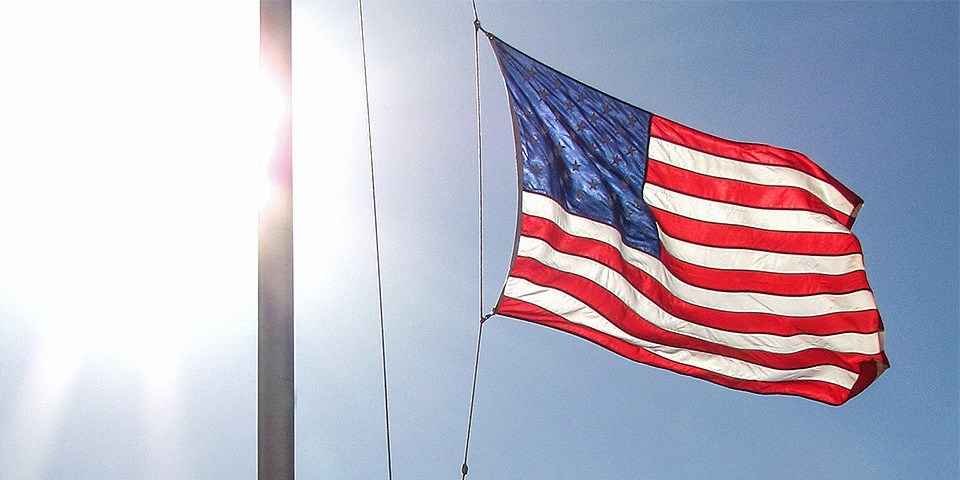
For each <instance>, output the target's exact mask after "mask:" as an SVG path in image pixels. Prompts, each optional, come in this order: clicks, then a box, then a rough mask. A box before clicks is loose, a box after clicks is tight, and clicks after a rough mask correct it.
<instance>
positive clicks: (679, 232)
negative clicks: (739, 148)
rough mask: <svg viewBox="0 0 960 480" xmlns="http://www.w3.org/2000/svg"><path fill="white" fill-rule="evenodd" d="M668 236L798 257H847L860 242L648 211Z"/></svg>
mask: <svg viewBox="0 0 960 480" xmlns="http://www.w3.org/2000/svg"><path fill="white" fill-rule="evenodd" d="M650 211H651V212H653V217H654V219H655V220H656V221H657V224H658V225H659V226H660V228H662V229H663V231H664V232H666V233H667V235H670V236H671V237H673V238H676V239H679V240H685V241H687V242H690V243H696V244H699V245H705V246H708V247H720V248H747V249H751V250H760V251H765V252H776V253H793V254H798V255H848V254H851V253H860V252H861V249H860V242H859V241H858V240H857V237H855V236H854V235H853V234H851V233H819V232H777V231H771V230H760V229H757V228H750V227H743V226H739V225H727V224H722V223H708V222H703V221H700V220H694V219H691V218H687V217H684V216H681V215H677V214H675V213H671V212H668V211H666V210H660V209H658V208H654V207H650Z"/></svg>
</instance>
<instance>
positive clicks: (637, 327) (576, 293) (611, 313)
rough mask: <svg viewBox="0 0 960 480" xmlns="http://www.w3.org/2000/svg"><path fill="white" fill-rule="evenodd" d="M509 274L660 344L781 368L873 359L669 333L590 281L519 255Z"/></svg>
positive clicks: (851, 364) (850, 364) (849, 366)
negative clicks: (558, 293)
mask: <svg viewBox="0 0 960 480" xmlns="http://www.w3.org/2000/svg"><path fill="white" fill-rule="evenodd" d="M511 276H513V277H517V278H522V279H524V280H528V281H530V282H533V283H536V284H538V285H541V286H544V287H549V288H553V289H556V290H559V291H562V292H564V293H566V294H568V295H570V296H571V297H574V298H576V299H578V300H580V301H581V302H583V303H585V304H586V305H588V306H589V307H590V308H592V309H593V310H595V311H596V312H597V313H599V314H600V315H601V316H603V317H604V318H606V319H607V320H609V321H610V322H611V323H613V324H614V325H616V326H617V328H619V329H621V330H623V331H624V332H626V333H627V334H628V335H630V336H632V337H635V338H639V339H642V340H646V341H649V342H653V343H658V344H661V345H666V346H671V347H677V348H683V349H686V350H694V351H699V352H705V353H709V354H713V355H719V356H723V357H729V358H736V359H739V360H743V361H746V362H750V363H754V364H757V365H762V366H766V367H771V368H776V369H780V370H788V369H796V368H805V367H812V366H817V365H835V366H837V367H841V368H844V369H847V370H851V369H853V368H855V365H856V364H857V363H859V362H862V361H866V360H868V359H871V358H872V357H871V356H870V355H863V354H856V353H837V352H833V351H830V350H825V349H822V348H814V346H813V345H811V346H810V348H809V349H806V350H802V351H798V352H794V353H787V354H779V353H771V352H765V351H761V350H757V349H739V348H734V347H730V346H726V345H722V344H718V343H713V342H709V341H707V340H701V339H697V338H694V337H690V336H686V335H681V334H679V333H674V332H669V331H667V330H664V329H662V328H660V327H657V326H655V325H653V324H651V323H650V322H649V321H647V320H646V319H644V318H642V317H641V316H639V315H637V313H636V312H634V311H633V310H631V309H630V307H629V306H627V305H626V304H625V303H623V301H622V300H620V299H619V298H617V296H616V295H614V294H613V293H611V292H609V291H607V290H606V289H604V288H603V287H602V286H600V285H597V284H596V283H594V282H593V281H591V280H588V279H586V278H583V277H580V276H577V275H571V274H569V273H565V272H562V271H559V270H556V269H553V268H550V267H548V266H546V265H543V264H541V263H539V262H537V261H536V260H534V259H531V258H523V257H521V258H518V259H517V267H516V268H515V269H514V273H513V274H512V275H511Z"/></svg>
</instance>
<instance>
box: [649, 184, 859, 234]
mask: <svg viewBox="0 0 960 480" xmlns="http://www.w3.org/2000/svg"><path fill="white" fill-rule="evenodd" d="M643 200H644V201H646V202H647V204H649V205H650V206H652V207H656V208H659V209H661V210H666V211H668V212H672V213H675V214H677V215H682V216H684V217H687V218H692V219H695V220H700V221H704V222H710V223H723V224H727V225H741V226H745V227H754V228H760V229H763V230H778V231H784V232H827V233H831V232H833V233H847V232H849V231H850V230H849V229H847V227H845V226H843V225H842V224H840V223H839V222H837V221H836V220H834V219H833V218H831V217H829V216H827V215H823V214H821V213H816V212H810V211H807V210H768V209H764V208H754V207H744V206H742V205H734V204H731V203H724V202H717V201H714V200H706V199H703V198H697V197H693V196H690V195H687V194H684V193H679V192H674V191H673V190H668V189H666V188H663V187H661V186H659V185H655V184H653V183H650V182H647V183H645V184H644V186H643Z"/></svg>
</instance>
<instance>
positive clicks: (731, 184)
mask: <svg viewBox="0 0 960 480" xmlns="http://www.w3.org/2000/svg"><path fill="white" fill-rule="evenodd" d="M647 182H649V183H653V184H655V185H659V186H661V187H664V188H667V189H670V190H673V191H675V192H680V193H685V194H687V195H691V196H694V197H698V198H704V199H707V200H714V201H718V202H723V203H732V204H735V205H742V206H746V207H754V208H764V209H780V210H807V211H811V212H816V213H820V214H823V215H826V216H829V217H831V218H833V219H834V220H836V221H837V222H838V223H840V224H842V225H846V224H847V222H849V221H850V217H849V216H847V215H845V214H843V213H841V212H838V211H836V210H834V209H833V208H831V207H830V206H829V205H827V204H826V203H824V202H823V200H821V199H820V198H818V197H817V196H816V195H814V194H812V193H810V192H808V191H807V190H804V189H802V188H797V187H782V186H770V185H757V184H753V183H747V182H742V181H738V180H730V179H727V178H717V177H710V176H707V175H701V174H699V173H695V172H691V171H689V170H684V169H681V168H677V167H674V166H673V165H669V164H666V163H661V162H658V161H656V160H654V159H649V160H648V162H647Z"/></svg>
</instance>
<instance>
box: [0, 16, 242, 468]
mask: <svg viewBox="0 0 960 480" xmlns="http://www.w3.org/2000/svg"><path fill="white" fill-rule="evenodd" d="M223 10H224V11H231V12H235V11H239V10H238V9H236V8H233V7H230V8H225V9H223ZM248 10H249V12H246V13H247V14H249V15H250V19H249V20H250V21H249V22H248V21H247V19H238V20H234V19H227V18H226V17H224V16H223V12H221V11H211V12H207V13H204V12H197V11H194V12H192V15H191V16H186V17H189V18H186V17H185V16H183V15H182V12H181V11H180V10H179V9H170V10H169V16H168V17H163V18H156V15H163V14H164V13H165V12H167V10H162V11H161V10H157V11H153V10H148V11H147V12H149V14H148V13H142V14H141V16H142V18H141V17H137V16H135V15H133V13H134V12H129V13H131V15H133V16H129V17H124V18H125V22H113V23H111V24H110V25H116V28H117V29H122V32H117V31H111V30H110V29H107V30H105V31H100V30H98V29H92V30H91V29H89V28H88V27H82V26H83V25H85V23H84V22H81V21H72V20H71V21H70V22H65V23H64V24H63V25H59V24H57V25H55V26H56V27H57V28H55V29H53V30H52V31H53V32H55V33H56V34H57V35H51V36H50V37H49V38H47V37H41V36H35V37H29V38H34V40H36V41H35V42H33V41H31V42H30V43H31V45H32V46H33V47H35V48H36V49H38V50H39V52H38V53H37V54H35V58H34V59H33V61H31V62H30V63H29V64H30V65H31V66H32V67H31V69H30V71H29V76H27V75H17V74H13V75H12V78H11V79H10V81H11V82H12V83H10V84H8V86H6V87H5V88H4V89H2V90H3V91H0V103H3V104H4V110H5V112H4V113H5V115H4V116H3V118H4V119H6V118H9V119H13V120H14V121H12V122H10V123H2V124H0V129H2V131H3V132H4V138H5V141H4V142H3V145H2V146H0V162H2V171H0V205H3V208H2V210H0V222H2V223H3V225H4V234H3V235H0V298H2V301H3V304H2V309H0V311H2V312H5V313H6V314H7V315H9V317H8V318H3V319H2V321H4V322H11V323H14V322H15V323H17V324H20V325H22V327H23V331H25V332H29V334H30V335H29V336H28V337H27V338H24V339H23V340H21V342H23V344H28V343H29V344H30V345H29V350H27V351H29V352H30V353H29V357H30V359H29V360H28V361H25V364H26V365H28V367H27V368H26V369H25V372H24V376H25V377H24V378H25V381H24V382H23V384H22V386H21V390H20V391H18V392H8V394H10V395H15V400H14V402H15V403H14V405H16V407H15V408H14V412H15V415H14V416H13V418H8V419H4V420H3V421H2V423H0V428H7V431H12V432H13V435H14V436H16V437H29V438H30V439H31V440H29V443H30V445H27V447H29V448H27V451H31V452H34V453H33V454H31V455H33V457H30V458H26V457H25V458H23V459H12V461H15V462H18V465H19V464H22V466H23V468H24V470H23V471H24V477H23V478H33V477H36V476H38V475H39V474H40V473H41V472H36V471H33V470H35V469H37V468H40V469H42V468H43V462H42V461H40V462H35V460H42V457H43V455H44V453H43V452H44V451H45V450H46V448H47V447H49V442H51V441H52V438H53V437H52V436H53V435H55V434H56V431H57V428H58V425H57V423H58V418H59V417H60V408H61V407H62V405H64V404H65V403H66V402H67V401H68V400H69V398H70V397H71V395H76V394H77V392H80V391H83V389H84V388H87V389H89V388H90V387H89V386H83V385H78V384H77V380H76V376H77V375H78V372H79V371H81V370H82V369H84V368H85V367H88V366H89V365H91V363H92V362H111V363H113V362H115V364H116V365H121V366H123V368H126V369H127V370H125V371H128V372H130V371H132V372H135V374H134V378H135V379H136V380H131V379H130V378H127V377H124V378H104V381H105V382H106V384H107V385H111V386H112V387H113V388H117V389H125V390H126V389H135V390H137V391H140V392H142V393H143V395H144V397H145V398H149V399H150V402H148V403H150V404H151V405H148V406H145V407H144V408H146V411H147V412H149V416H150V418H147V419H146V422H147V423H148V425H149V428H150V429H151V431H150V432H148V434H150V435H153V436H156V437H157V441H156V445H154V446H155V447H156V448H157V449H159V450H163V449H174V450H175V449H176V448H178V447H177V446H176V445H170V444H169V442H167V441H165V440H164V439H166V440H169V439H171V438H174V439H175V438H177V437H178V435H175V434H174V433H173V432H172V431H171V430H170V429H173V428H176V426H175V425H176V422H173V421H172V419H174V417H176V416H177V415H179V413H177V412H176V411H173V410H171V409H176V408H178V407H177V405H178V402H179V401H180V400H179V398H180V397H181V396H182V394H183V392H184V391H185V385H184V382H183V374H184V371H185V368H187V366H188V365H190V364H191V362H193V363H194V364H196V362H197V361H198V360H197V359H196V357H197V355H198V354H197V353H196V352H197V351H203V349H211V348H214V349H215V348H230V346H229V344H226V343H225V342H229V341H231V340H230V335H234V338H235V337H236V335H238V334H237V333H236V332H238V331H240V330H243V329H244V328H245V329H247V330H249V329H250V328H253V329H254V331H255V322H250V321H249V320H250V318H251V317H250V313H251V311H255V308H256V307H255V305H256V303H255V302H256V300H255V295H251V292H255V285H256V283H255V282H256V273H255V272H256V254H255V252H256V243H255V242H256V212H257V207H256V206H257V195H256V194H255V193H253V192H255V191H256V189H257V184H258V180H257V179H258V163H259V158H258V156H257V154H256V152H257V151H258V147H259V145H258V140H257V138H256V137H257V131H258V128H257V122H256V118H257V113H258V108H259V105H257V102H256V101H254V100H253V99H254V98H256V95H257V94H256V92H257V90H258V87H257V81H258V80H257V78H258V77H257V71H258V63H257V58H256V54H255V53H253V54H251V52H256V46H257V40H258V39H257V36H256V33H255V32H256V31H255V29H252V28H250V27H252V26H254V25H256V18H257V17H256V14H257V10H256V8H255V6H252V7H251V8H249V9H248ZM84 11H85V10H83V9H78V10H77V12H75V13H77V14H78V15H80V14H81V13H82V12H84ZM137 12H139V11H137ZM194 14H195V15H194ZM203 14H206V15H207V16H208V17H209V18H208V19H207V20H206V21H200V19H201V18H202V17H203ZM91 15H92V14H91ZM45 16H46V14H45ZM58 18H59V17H58ZM63 18H71V16H70V15H68V14H64V15H63ZM52 20H56V19H52ZM213 20H216V22H215V24H216V25H217V28H215V29H211V28H210V25H211V24H214V22H213ZM185 22H186V23H185ZM189 22H196V23H195V24H194V23H189ZM77 25H80V26H81V27H78V26H77ZM154 25H156V27H154ZM171 26H173V27H171ZM229 27H233V28H235V30H234V31H230V30H229ZM51 28H53V27H51ZM78 28H79V29H80V30H79V31H78V30H77V29H78ZM151 28H153V29H155V30H156V31H151V30H150V29H151ZM171 28H174V29H176V31H177V34H175V35H171V34H170V32H171V30H170V29H171ZM71 29H72V30H71ZM27 33H28V32H23V35H27ZM121 33H122V34H121ZM62 38H71V39H76V41H71V42H63V41H62V40H60V39H62ZM117 38H124V39H125V41H124V42H117V41H116V39H117ZM51 39H53V40H51ZM44 40H46V41H47V42H48V43H47V44H44V43H43V41H44ZM37 58H43V59H44V61H43V62H36V61H35V60H36V59H37ZM118 59H122V61H118ZM34 67H36V68H34ZM0 121H2V122H5V120H2V119H0ZM251 297H252V298H253V300H248V299H249V298H251ZM253 318H255V314H253ZM238 323H242V324H243V325H241V326H238ZM250 325H252V327H251V326H250ZM191 355H192V356H193V357H191ZM97 375H98V376H105V375H106V376H108V375H110V373H109V372H106V373H101V372H98V373H97ZM130 382H135V384H132V385H131V384H129V383H130ZM105 408H109V407H105ZM28 434H29V435H28ZM174 450H171V451H174ZM162 457H163V455H160V458H162ZM6 460H7V459H6V457H2V458H0V461H6ZM156 468H157V470H158V471H163V469H162V465H159V464H158V465H157V466H156ZM31 469H33V470H31ZM13 471H17V468H14V469H13ZM34 474H36V475H34ZM170 475H171V474H169V473H164V474H162V475H159V476H158V477H155V478H171V477H170Z"/></svg>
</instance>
